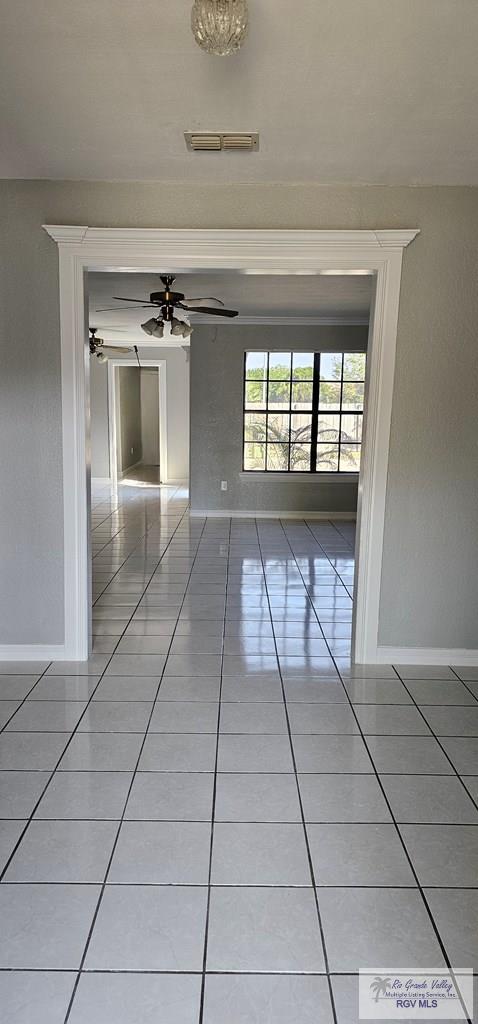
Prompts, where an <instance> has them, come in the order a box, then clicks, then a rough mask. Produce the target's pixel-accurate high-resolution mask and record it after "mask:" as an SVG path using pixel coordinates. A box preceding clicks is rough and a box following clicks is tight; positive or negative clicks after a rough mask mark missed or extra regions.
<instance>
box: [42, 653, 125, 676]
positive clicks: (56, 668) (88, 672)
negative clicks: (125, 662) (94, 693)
mask: <svg viewBox="0 0 478 1024" xmlns="http://www.w3.org/2000/svg"><path fill="white" fill-rule="evenodd" d="M109 660H110V656H109V654H95V655H92V657H91V658H88V660H87V661H52V663H51V665H50V666H49V668H48V670H47V673H46V674H47V675H48V676H63V675H65V676H100V675H101V673H102V672H104V671H105V668H106V666H107V664H108V662H109Z"/></svg>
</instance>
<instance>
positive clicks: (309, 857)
mask: <svg viewBox="0 0 478 1024" xmlns="http://www.w3.org/2000/svg"><path fill="white" fill-rule="evenodd" d="M280 522H281V521H280ZM254 524H255V527H256V532H257V540H258V544H259V550H260V552H261V563H262V569H263V572H264V559H263V556H262V549H261V542H260V533H259V527H258V525H257V519H254ZM281 526H282V523H281ZM287 543H289V541H287ZM289 547H290V545H289ZM291 550H292V549H291ZM264 576H265V572H264ZM266 586H267V582H266ZM269 614H271V612H270V604H269ZM271 618H272V616H271ZM274 643H275V649H276V659H277V665H278V672H279V678H280V685H281V690H282V701H283V707H284V714H285V717H286V722H287V729H288V738H289V746H290V752H291V758H292V764H293V768H294V777H295V784H296V789H297V798H298V802H299V808H300V814H301V819H302V820H301V824H302V831H303V836H304V843H305V848H306V853H307V861H308V865H309V872H310V878H311V883H312V889H313V894H314V902H315V909H316V913H317V923H318V927H319V934H320V941H321V945H322V955H323V958H324V966H325V973H326V975H327V985H328V990H329V998H330V1005H331V1010H332V1016H333V1020H334V1024H338V1019H337V1011H336V1007H335V999H334V991H333V988H332V982H331V979H330V968H329V959H328V954H327V946H326V942H325V933H324V926H323V922H322V915H321V913H320V906H319V899H318V896H317V889H316V884H315V873H314V865H313V861H312V853H311V850H310V844H309V836H308V832H307V826H306V821H305V814H304V807H303V803H302V794H301V791H300V785H299V778H298V772H297V764H296V759H295V750H294V744H293V742H292V733H291V726H290V719H289V711H288V707H287V699H286V693H285V687H284V680H283V678H282V671H281V667H280V661H279V657H278V654H277V643H276V637H275V635H274Z"/></svg>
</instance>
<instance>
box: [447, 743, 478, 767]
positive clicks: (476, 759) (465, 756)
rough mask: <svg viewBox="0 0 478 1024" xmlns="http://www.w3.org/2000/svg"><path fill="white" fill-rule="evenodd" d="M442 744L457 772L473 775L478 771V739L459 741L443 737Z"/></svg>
mask: <svg viewBox="0 0 478 1024" xmlns="http://www.w3.org/2000/svg"><path fill="white" fill-rule="evenodd" d="M441 744H442V746H443V748H444V750H445V751H446V753H447V754H448V757H449V758H450V760H451V761H452V763H453V764H454V766H455V768H456V770H457V772H460V774H463V775H472V774H473V773H474V772H475V773H476V772H477V771H478V738H468V737H467V738H465V739H457V738H456V737H453V738H451V737H447V736H443V737H442V739H441Z"/></svg>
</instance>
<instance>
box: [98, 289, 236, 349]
mask: <svg viewBox="0 0 478 1024" xmlns="http://www.w3.org/2000/svg"><path fill="white" fill-rule="evenodd" d="M160 278H161V282H162V284H163V285H164V291H162V292H151V295H150V296H149V302H146V301H145V300H144V299H127V298H125V297H124V296H122V295H114V296H113V298H114V299H117V300H118V302H134V303H135V304H138V305H139V307H140V309H150V308H152V309H154V308H156V309H158V310H159V312H158V316H156V317H152V318H151V320H147V321H146V323H144V324H141V329H142V330H143V331H144V332H145V334H149V335H154V337H156V338H162V337H163V335H164V325H165V324H169V326H170V333H171V334H173V335H177V336H179V337H183V338H188V337H189V335H190V334H191V333H192V327H191V325H190V324H189V323H188V321H187V320H181V319H179V317H176V316H175V315H174V314H175V310H178V309H179V310H183V311H184V312H186V313H207V314H208V315H212V316H225V317H234V316H237V315H238V311H237V309H225V308H224V303H223V302H222V301H221V299H215V298H212V297H211V296H201V298H196V299H186V298H185V296H184V294H183V292H175V291H173V290H172V285H173V283H174V281H175V278H174V277H173V276H172V275H171V274H161V275H160ZM206 303H215V305H214V306H211V305H206ZM115 309H136V305H134V306H110V307H108V308H106V309H98V310H97V311H96V312H97V313H109V312H112V311H113V310H115Z"/></svg>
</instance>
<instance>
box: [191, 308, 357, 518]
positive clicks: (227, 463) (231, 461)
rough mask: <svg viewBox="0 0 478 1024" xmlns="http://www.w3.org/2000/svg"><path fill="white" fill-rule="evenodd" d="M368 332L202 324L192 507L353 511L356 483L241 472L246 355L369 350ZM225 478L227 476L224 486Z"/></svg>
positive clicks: (195, 348) (194, 348)
mask: <svg viewBox="0 0 478 1024" xmlns="http://www.w3.org/2000/svg"><path fill="white" fill-rule="evenodd" d="M367 335H368V328H367V327H293V328H292V327H267V326H264V327H258V326H241V325H240V324H237V325H235V324H227V325H224V326H223V325H221V326H220V327H218V328H214V327H196V328H195V330H194V333H193V335H192V338H191V507H192V508H193V509H195V510H208V511H211V510H218V509H219V510H220V509H230V510H231V511H232V510H234V511H236V510H237V511H241V510H242V511H253V510H254V509H257V510H258V511H263V512H302V511H304V512H305V511H307V512H316V511H317V512H319V511H323V512H330V513H332V512H348V513H350V514H351V515H354V514H355V512H356V509H357V484H356V483H353V482H352V483H349V482H347V483H346V482H345V481H344V480H343V479H342V480H340V479H339V480H337V481H333V480H330V478H329V480H328V481H325V480H323V479H320V477H316V476H314V477H311V478H310V479H308V480H304V479H299V478H298V477H296V476H295V475H294V476H291V475H290V474H289V475H285V476H284V477H282V478H278V477H276V476H272V475H270V476H269V477H268V478H265V477H264V475H263V474H262V473H261V474H258V475H256V474H255V473H243V472H242V422H243V401H244V385H243V378H244V353H245V352H246V350H252V349H256V351H257V350H259V351H262V350H265V351H267V350H269V349H270V350H272V349H276V350H282V351H284V352H287V351H289V352H290V351H291V350H295V351H299V352H301V351H305V352H307V351H313V352H318V351H323V352H340V351H344V352H346V351H355V350H363V349H366V347H367ZM221 480H227V483H228V489H227V491H226V492H224V491H221Z"/></svg>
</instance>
